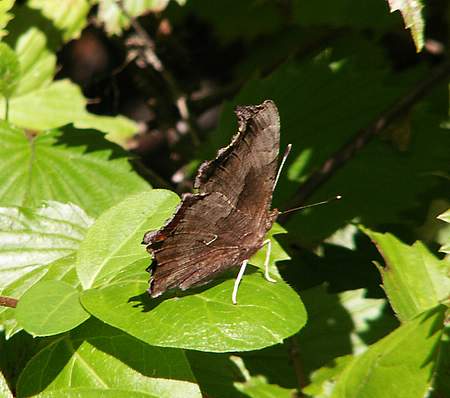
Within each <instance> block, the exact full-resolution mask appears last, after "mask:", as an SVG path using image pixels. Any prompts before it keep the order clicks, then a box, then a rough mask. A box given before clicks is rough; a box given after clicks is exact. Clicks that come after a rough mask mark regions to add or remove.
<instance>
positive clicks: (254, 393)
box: [235, 376, 295, 398]
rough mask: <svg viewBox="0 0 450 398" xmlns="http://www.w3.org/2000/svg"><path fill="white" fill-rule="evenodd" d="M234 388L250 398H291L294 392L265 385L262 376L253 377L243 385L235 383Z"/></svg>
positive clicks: (272, 385)
mask: <svg viewBox="0 0 450 398" xmlns="http://www.w3.org/2000/svg"><path fill="white" fill-rule="evenodd" d="M235 385H236V388H237V389H238V390H239V391H241V392H242V393H244V394H246V395H247V396H249V397H251V398H292V397H293V396H295V390H293V389H287V388H282V387H280V386H277V385H275V384H269V383H267V380H266V379H265V378H264V377H262V376H255V377H252V378H250V380H247V381H246V382H245V383H236V384H235Z"/></svg>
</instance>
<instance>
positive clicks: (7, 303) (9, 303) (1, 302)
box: [0, 296, 19, 308]
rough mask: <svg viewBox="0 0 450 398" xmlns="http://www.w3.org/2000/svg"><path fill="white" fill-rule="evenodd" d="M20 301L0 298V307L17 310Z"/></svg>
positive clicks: (4, 297)
mask: <svg viewBox="0 0 450 398" xmlns="http://www.w3.org/2000/svg"><path fill="white" fill-rule="evenodd" d="M18 301H19V300H17V299H15V298H12V297H6V296H0V306H2V307H10V308H16V307H17V303H18Z"/></svg>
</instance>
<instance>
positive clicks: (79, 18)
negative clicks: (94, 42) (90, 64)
mask: <svg viewBox="0 0 450 398" xmlns="http://www.w3.org/2000/svg"><path fill="white" fill-rule="evenodd" d="M28 6H29V7H30V8H31V9H34V10H39V11H41V12H42V15H43V16H44V17H45V18H47V19H48V20H50V21H52V22H53V24H54V25H55V27H56V28H58V29H59V30H61V31H63V32H64V33H63V39H64V41H68V40H71V39H76V38H78V37H79V36H80V33H81V31H82V30H83V29H84V27H85V26H86V24H87V16H88V13H89V10H90V4H89V2H88V1H87V0H59V1H57V2H54V1H53V0H29V1H28Z"/></svg>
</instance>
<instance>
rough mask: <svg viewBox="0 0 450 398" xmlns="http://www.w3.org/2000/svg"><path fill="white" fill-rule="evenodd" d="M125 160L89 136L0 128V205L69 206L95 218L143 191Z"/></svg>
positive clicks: (83, 132) (120, 153) (0, 125)
mask: <svg viewBox="0 0 450 398" xmlns="http://www.w3.org/2000/svg"><path fill="white" fill-rule="evenodd" d="M126 156H127V154H126V153H124V152H123V151H121V150H120V148H119V147H117V146H115V145H112V144H109V143H108V142H107V141H105V140H104V138H103V135H102V134H99V133H98V132H95V131H89V130H74V129H72V128H65V129H63V130H60V131H49V132H47V133H42V134H38V135H37V136H36V135H34V134H33V132H29V131H24V130H21V129H17V128H13V127H11V126H10V125H8V124H6V123H0V170H1V173H0V203H1V204H2V205H22V206H28V207H32V206H36V205H38V204H39V203H40V202H41V201H42V200H43V199H53V200H58V201H60V202H72V203H75V204H77V205H79V206H81V207H82V208H83V209H84V210H85V211H86V212H87V213H88V214H91V215H98V214H100V213H101V212H102V211H104V210H106V209H107V208H109V207H111V206H112V205H113V204H115V203H117V202H118V201H120V200H121V199H122V198H124V197H126V196H128V195H130V194H132V193H135V192H139V191H143V190H146V189H148V185H147V183H146V182H145V181H144V180H142V179H141V178H140V177H139V176H137V175H136V174H135V173H134V172H132V171H131V170H130V169H131V167H130V165H129V163H128V161H127V159H126Z"/></svg>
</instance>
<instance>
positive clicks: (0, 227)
mask: <svg viewBox="0 0 450 398" xmlns="http://www.w3.org/2000/svg"><path fill="white" fill-rule="evenodd" d="M91 223H92V220H91V219H90V218H89V217H88V216H87V215H86V214H85V213H84V212H83V210H81V209H80V208H79V207H77V206H75V205H71V204H62V203H57V202H52V201H48V202H45V203H44V204H43V205H42V206H41V207H39V208H36V209H27V208H20V207H4V208H0V242H1V245H0V247H1V249H0V263H1V264H2V268H1V270H0V281H1V285H2V286H6V285H8V284H10V283H12V282H13V281H15V280H16V279H18V278H19V277H21V276H22V275H24V274H26V273H28V272H30V271H32V270H33V269H37V268H39V267H41V266H43V265H45V264H49V263H51V262H52V261H54V260H56V259H58V258H61V257H64V256H67V255H68V254H70V253H73V252H74V251H75V250H76V249H77V248H78V246H79V244H80V242H81V241H82V240H83V238H84V235H85V233H86V230H87V228H88V227H89V226H90V224H91Z"/></svg>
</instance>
